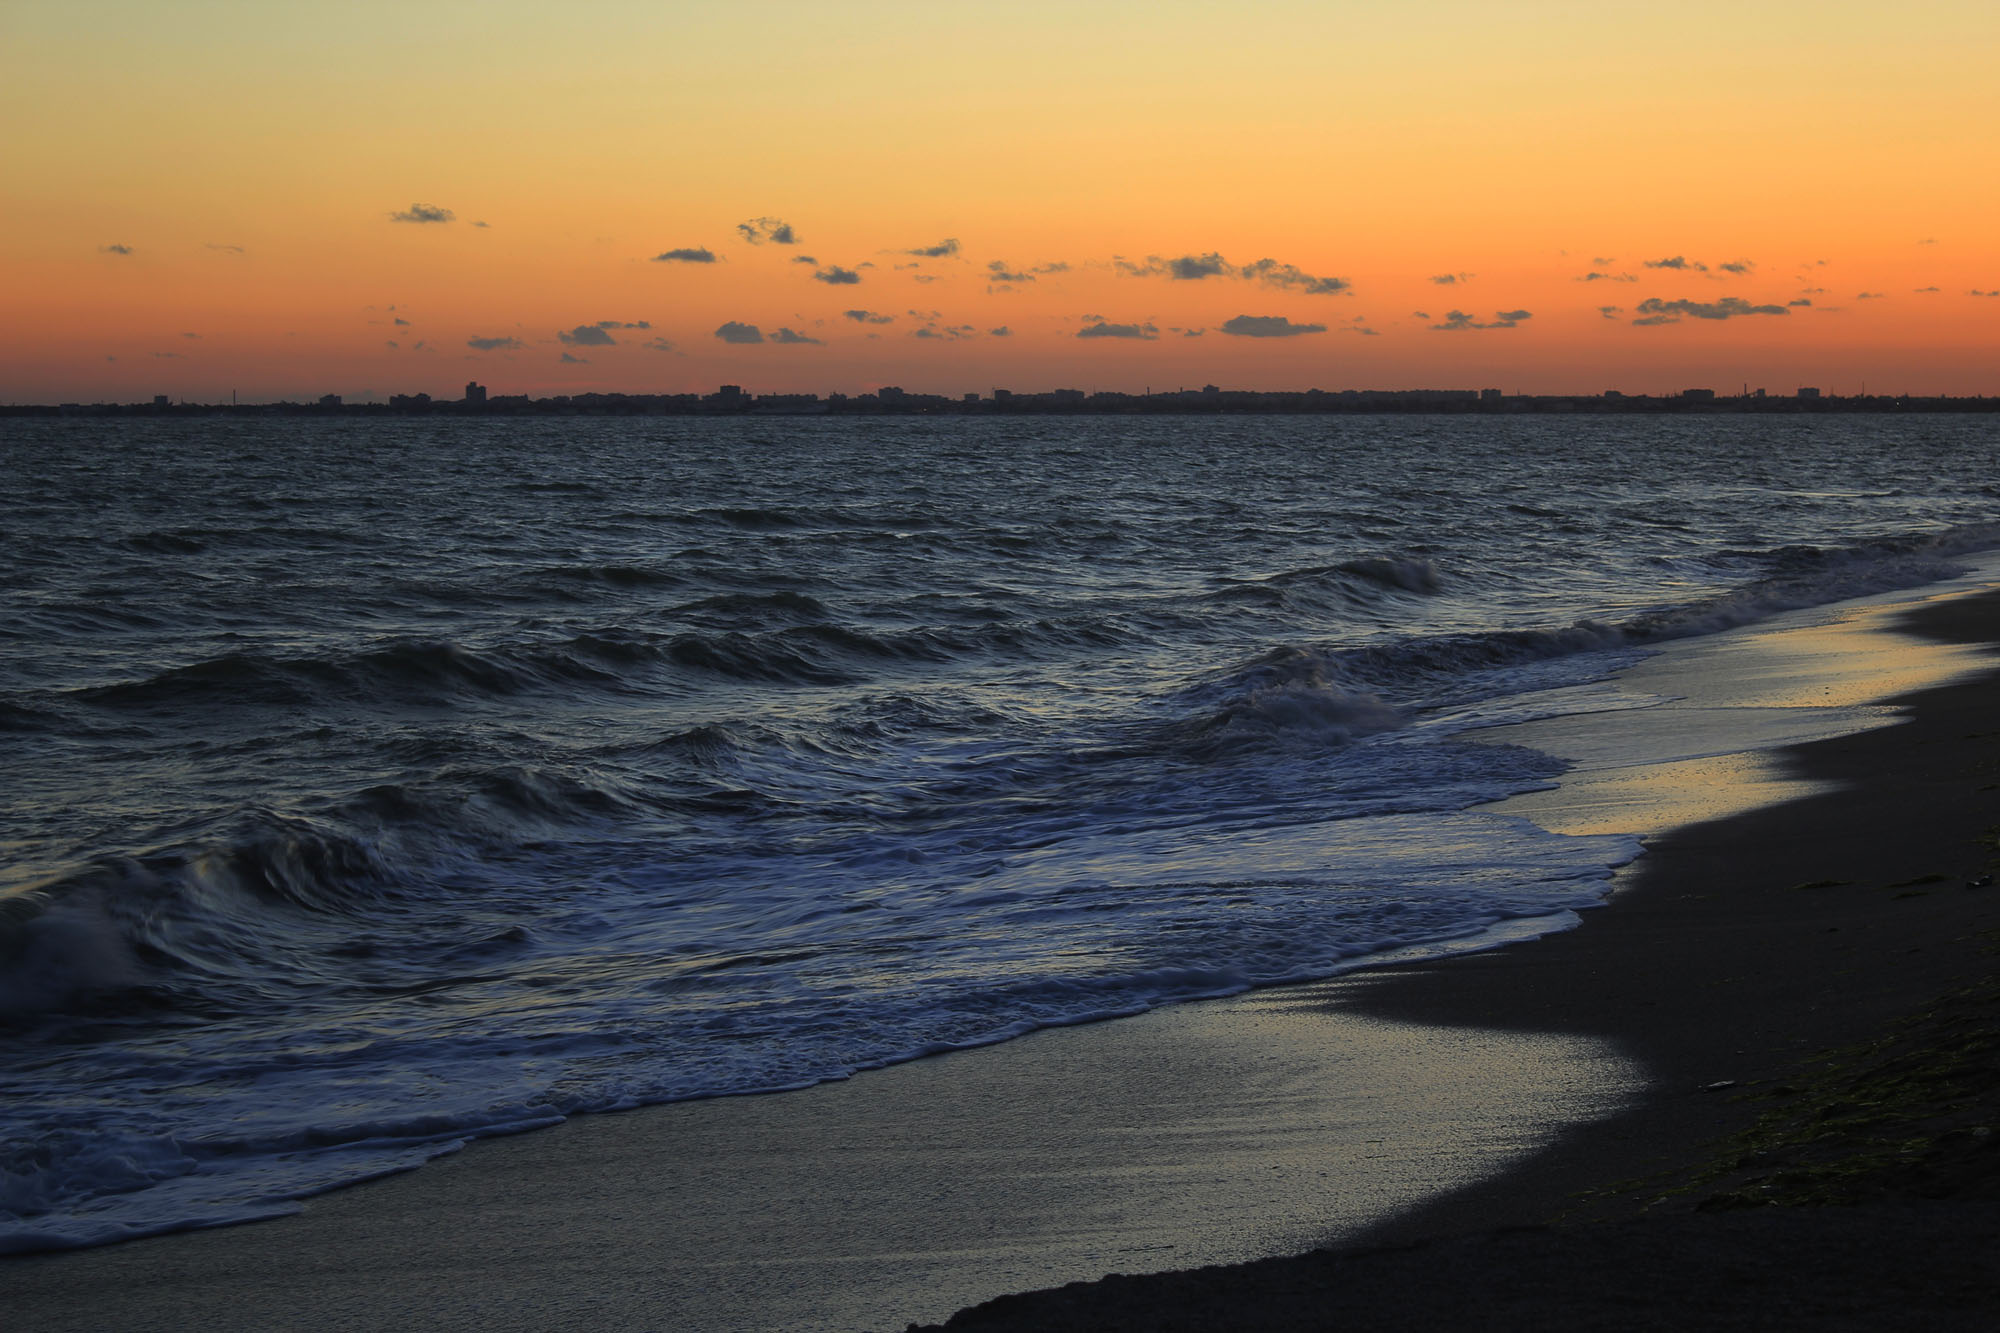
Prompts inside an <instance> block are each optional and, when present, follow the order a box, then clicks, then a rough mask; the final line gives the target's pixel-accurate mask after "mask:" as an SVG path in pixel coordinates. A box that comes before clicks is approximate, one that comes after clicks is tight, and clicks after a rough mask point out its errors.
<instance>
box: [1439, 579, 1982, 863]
mask: <svg viewBox="0 0 2000 1333" xmlns="http://www.w3.org/2000/svg"><path fill="white" fill-rule="evenodd" d="M1962 591H1963V589H1959V590H1957V592H1962ZM1953 595H1957V594H1956V593H1954V594H1953ZM1909 606H1910V602H1909V601H1908V600H1907V595H1906V594H1905V595H1903V598H1902V600H1896V599H1895V598H1894V597H1885V598H1879V599H1871V600H1870V601H1868V602H1861V603H1850V604H1847V605H1844V606H1840V607H1834V608H1817V609H1814V610H1812V611H1805V612H1797V613H1794V614H1793V615H1791V616H1788V617H1781V618H1780V619H1778V620H1777V621H1773V622H1767V623H1765V624H1762V625H1757V626H1752V627H1748V628H1745V629H1742V630H1735V631H1729V632H1726V633H1722V634H1715V635H1711V636H1709V637H1707V638H1701V639H1693V640H1688V641H1685V642H1682V643H1676V644H1672V645H1670V646H1669V647H1668V648H1667V649H1666V651H1664V652H1662V653H1661V654H1660V655H1659V656H1658V657H1655V658H1652V659H1650V660H1649V661H1646V662H1644V663H1642V664H1640V665H1639V666H1637V667H1634V668H1632V669H1631V670H1629V671H1627V672H1625V673H1623V674H1622V675H1621V676H1620V678H1619V681H1618V685H1619V687H1620V688H1621V689H1623V690H1625V691H1629V692H1630V693H1631V694H1632V695H1633V696H1634V697H1635V701H1636V700H1643V699H1645V698H1646V697H1647V696H1654V697H1662V696H1663V697H1664V698H1665V701H1664V702H1659V703H1655V704H1653V705H1652V706H1650V707H1641V708H1639V709H1638V710H1636V711H1623V712H1619V711H1612V712H1597V713H1586V714H1578V715H1571V716H1565V717H1553V718H1547V719H1544V720H1542V721H1537V722H1528V723H1523V724H1521V725H1519V726H1511V727H1496V728H1494V729H1492V730H1490V731H1486V732H1481V733H1479V735H1478V738H1479V739H1481V740H1488V741H1492V742H1495V743H1504V744H1515V745H1526V746H1530V747H1532V748H1534V749H1537V750H1542V751H1545V752H1547V753H1549V754H1553V755H1556V756H1558V757H1559V758H1562V759H1566V760H1568V761H1570V763H1571V764H1572V765H1573V767H1572V769H1571V770H1570V772H1569V773H1567V774H1565V775H1564V777H1563V779H1562V783H1561V786H1560V787H1559V788H1557V789H1555V790H1553V791H1541V792H1529V793H1526V794H1524V795H1520V796H1515V797H1511V798H1509V799H1507V800H1505V801H1501V802H1499V803H1497V804H1495V805H1491V806H1487V807H1485V809H1486V810H1487V811H1488V812H1490V813H1495V814H1504V815H1520V816H1523V817H1525V818H1528V819H1531V820H1533V821H1534V822H1535V823H1537V824H1539V825H1541V826H1542V827H1543V828H1546V829H1548V830H1549V831H1551V832H1553V833H1565V834H1605V833H1625V834H1639V835H1651V834H1658V833H1662V832H1664V831H1666V830H1667V829H1670V828H1675V827H1678V826H1680V825H1684V824H1693V823H1700V822H1704V821H1707V820H1712V819H1722V818H1726V817H1728V816H1730V815H1734V814H1740V813H1742V812H1743V811H1746V810H1751V809H1755V808H1757V807H1758V806H1763V805H1771V804H1775V803H1777V802H1779V801H1787V800H1794V799H1797V798H1799V797H1802V796H1808V795H1811V794H1812V793H1814V792H1815V791H1819V790H1822V789H1823V788H1824V786H1825V784H1824V783H1819V782H1808V781H1804V780H1802V779H1800V778H1798V777H1796V776H1794V775H1793V774H1791V773H1789V772H1787V771H1786V767H1785V762H1784V758H1783V753H1782V750H1781V748H1780V747H1783V746H1788V745H1796V744H1800V743H1803V742H1805V741H1811V740H1818V739H1822V738H1824V737H1828V736H1840V735H1848V734H1852V733H1853V732H1856V731H1864V730H1868V729H1870V728H1873V727H1880V726H1888V725H1890V724H1892V723H1894V722H1895V721H1896V720H1897V719H1898V718H1900V717H1901V716H1902V711H1901V710H1900V709H1898V708H1895V707H1890V706H1885V705H1884V704H1882V703H1881V701H1882V700H1885V699H1893V698H1897V697H1899V696H1902V695H1905V694H1910V693H1913V692H1915V691H1917V690H1923V689H1929V688H1931V687H1933V686H1936V685H1941V684H1943V683H1945V682H1946V681H1948V680H1951V679H1953V678H1955V677H1959V676H1963V675H1965V674H1968V673H1970V672H1973V671H1977V670H1980V669H1982V668H1986V667H1990V666H1992V664H1993V661H1994V654H1993V652H1992V651H1991V650H1989V649H1987V648H1984V647H1976V646H1975V647H1968V646H1964V645H1958V644H1943V643H1933V642H1931V641H1929V640H1925V639H1918V638H1914V637H1912V636H1910V635H1907V634H1904V633H1902V632H1900V631H1898V630H1896V629H1894V628H1892V627H1891V621H1892V619H1893V617H1894V616H1896V615H1897V614H1898V613H1900V612H1902V611H1904V610H1907V609H1908V607H1909Z"/></svg>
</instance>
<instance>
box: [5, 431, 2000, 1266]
mask: <svg viewBox="0 0 2000 1333" xmlns="http://www.w3.org/2000/svg"><path fill="white" fill-rule="evenodd" d="M1996 454H2000V436H1996V431H1995V427H1994V423H1993V422H1992V419H1991V418H1977V417H1965V418H1955V417H1943V416H1925V417H1920V418H1915V419H1910V420H1907V421H1897V420H1887V419H1883V418H1880V417H1870V418H1837V417H1814V418H1811V419H1801V420H1781V419H1769V418H1749V417H1713V418H1690V419H1681V418H1633V419H1622V420H1621V419H1565V418H1552V417H1530V418H1422V417H1393V418H1376V419H1330V418H1203V419H1187V420H1158V419H1148V420H1143V421H1139V420H1133V421H1124V420H1120V419H1116V418H1102V417H1082V418H1073V419H1051V420H971V419H949V420H939V421H923V420H807V421H760V420H732V421H713V422H709V421H701V422H686V421H678V420H645V419H637V420H628V419H603V418H575V419H545V420H535V421H530V422H519V423H516V422H508V421H490V420H482V421H437V422H432V421H424V420H415V419H412V420H399V421H389V422H363V421H358V420H354V421H350V420H336V421H303V420H270V421H257V420H249V419H229V418H217V419H213V420H197V421H178V420H176V421H131V422H115V421H60V422H22V421H10V422H6V423H3V424H0V478H4V482H0V609H4V615H0V1093H4V1096H0V1250H23V1249H36V1248H47V1247H58V1246H65V1245H79V1244H93V1243H99V1242H103V1241H107V1240H113V1239H118V1238H122V1237H126V1236H132V1235H140V1234H146V1233H149V1232H155V1231H162V1230H172V1229H176V1228H183V1227H189V1226H199V1225H207V1224H213V1223H217V1222H222V1221H228V1220H236V1219H244V1218H250V1217H258V1216H267V1215H271V1214H275V1213H279V1212H284V1211H288V1210H290V1209H292V1208H294V1207H295V1206H296V1204H295V1202H294V1201H295V1200H296V1199H297V1198H298V1197H300V1196H302V1195H304V1194H307V1193H310V1192H312V1191H314V1190H318V1189H323V1188H327V1187H330V1186H332V1185H335V1184H339V1183H343V1182H347V1181H352V1180H356V1179H361V1178H364V1177H366V1176H369V1175H372V1174H378V1173H381V1172H385V1171H391V1170H397V1169H402V1168H404V1167H407V1166H410V1165H414V1164H416V1163H418V1162H420V1161H422V1160H424V1159H425V1158H427V1157H430V1156H435V1155H436V1154H438V1153H439V1152H442V1151H447V1150H449V1149H450V1148H451V1147H453V1146H455V1145H456V1144H458V1143H460V1142H462V1141H463V1140H464V1139H466V1138H468V1137H473V1136H478V1135H482V1134H492V1133H496V1132H502V1131H506V1130H510V1129H517V1128H523V1127H530V1126H536V1125H543V1124H549V1123H553V1122H555V1121H556V1120H558V1119H561V1118H562V1117H565V1116H568V1115H571V1114H575V1113H578V1112H585V1111H591V1110H599V1109H606V1108H613V1107H624V1106H631V1105H635V1104H639V1103H646V1102H658V1101H665V1100H672V1099H677V1098H689V1097H701V1096H711V1095H716V1094H724V1093H735V1092H747V1091H755V1090H773V1089H786V1088H797V1087H802V1086H805V1085H809V1084H811V1083H814V1082H817V1081H821V1080H825V1079H829V1078H838V1077H842V1076H844V1075H846V1074H849V1073H851V1072H853V1071H855V1070H859V1069H865V1068H868V1067H870V1066H876V1065H881V1064H883V1063H886V1062H891V1061H896V1060H904V1059H909V1058H912V1057H914V1056H919V1055H922V1054H925V1053H929V1052H935V1051H941V1050H947V1049H952V1048H956V1047H963V1046H969V1045H976V1044H980V1043H987V1042H994V1041H999V1040H1003V1039H1005V1038H1007V1037H1010V1036H1013V1035H1017V1034H1020V1033H1023V1032H1027V1031H1030V1030H1032V1029H1034V1028H1036V1027H1039V1026H1045V1025H1049V1024H1060V1023H1073V1022H1078V1021H1083V1020H1087V1019H1093V1018H1100V1017H1105V1016H1111V1015H1118V1014H1129V1013H1135V1012H1139V1011H1142V1010H1145V1009H1147V1008H1151V1007H1154V1006H1157V1005H1161V1004H1166V1003H1172V1002H1175V1001H1180V1000H1187V999H1191V998H1195V997H1201V996H1213V995H1221V994H1227V993H1230V992H1234V991H1238V990H1241V989H1243V988H1245V987H1249V986H1254V985H1263V984H1269V983H1274V982H1280V981H1285V980H1290V979H1301V978H1308V977H1318V976H1325V975H1328V974H1331V973H1334V972H1337V971H1340V970H1343V969H1346V968H1351V967H1354V966H1357V965H1360V964H1363V963H1365V962H1368V961H1370V960H1371V959H1381V958H1384V957H1390V956H1408V955H1410V954H1411V953H1422V952H1425V951H1435V950H1443V949H1453V948H1471V947H1482V946H1485V945H1489V944H1491V943H1493V942H1495V941H1497V940H1501V939H1505V938H1512V937H1518V936H1521V935H1524V934H1532V933H1536V932H1539V931H1545V930H1549V929H1557V928H1561V927H1562V926H1564V925H1567V924H1570V923H1572V922H1573V921H1574V920H1575V916H1574V913H1575V912H1576V911H1577V910H1579V909H1583V908H1588V907H1590V906H1593V905H1594V904H1596V903H1598V902H1599V900H1600V899H1601V896H1602V895H1603V893H1604V891H1605V889H1606V887H1607V885H1608V881H1609V876H1610V874H1611V871H1612V869H1613V868H1614V867H1615V866H1617V865H1618V864H1620V863H1622V862H1624V861H1626V860H1628V859H1629V858H1631V857H1632V856H1633V855H1635V854H1636V852H1637V847H1636V844H1635V843H1633V842H1632V841H1631V840H1629V839H1625V838H1603V837H1590V838H1582V837H1562V836H1558V835H1555V834H1552V833H1548V832H1545V831H1543V830H1541V829H1539V828H1537V827H1535V826H1533V825H1531V824H1528V823H1526V822H1525V821H1522V820H1518V819H1514V818H1507V817H1501V816H1496V815H1492V814H1484V813H1481V812H1480V811H1479V809H1478V808H1477V807H1478V806H1479V805H1480V803H1482V802H1486V801H1489V800H1492V799H1494V798H1498V797H1501V796H1504V795H1507V794H1509V793H1513V792H1518V791H1522V790H1526V789H1530V788H1534V787H1537V786H1541V785H1546V784H1547V783H1549V782H1550V781H1551V780H1552V779H1553V778H1554V777H1555V776H1556V775H1557V774H1558V772H1559V771H1560V765H1559V763H1558V762H1557V761H1555V760H1553V759H1551V758H1549V757H1547V756H1545V755H1541V754H1538V753H1536V752H1533V751H1529V750H1524V749H1520V748H1517V747H1508V746H1499V745H1490V744H1479V743H1474V742H1473V741H1472V740H1471V739H1470V737H1469V734H1468V733H1471V732H1473V731H1475V730H1476V729H1478V728H1481V727H1485V726H1489V725H1492V724H1495V723H1500V722H1507V721H1517V720H1522V719H1525V718H1530V717H1536V716H1544V715H1548V714H1551V713H1559V712H1564V711H1574V710H1575V709H1578V708H1585V707H1593V706H1606V705H1605V704H1604V703H1603V702H1602V701H1603V700H1606V699H1609V698H1610V697H1611V696H1609V695H1593V694H1591V693H1590V692H1588V691H1579V690H1577V689H1576V688H1575V687H1577V686H1579V685H1581V684H1583V683H1585V682H1590V681H1594V680H1599V679H1602V678H1603V677H1604V676H1606V675H1607V674H1608V673H1610V672H1612V671H1614V670H1616V669H1617V668H1619V667H1620V666H1623V665H1625V664H1628V663H1630V662H1632V661H1634V660H1636V659H1637V658H1639V657H1641V656H1643V655H1644V654H1645V653H1646V652H1647V651H1648V646H1649V645H1652V644H1656V643H1659V642H1662V641H1664V640H1666V639H1670V638H1675V637H1680V636H1686V635H1693V634H1700V633H1704V632H1708V631H1711V630H1714V629H1718V628H1722V627H1726V626H1731V625H1736V624H1742V623H1747V622H1751V621H1754V620H1756V619H1758V618H1759V617H1762V616H1765V615H1768V614H1770V613H1772V612H1773V611H1776V610H1780V609H1786V608H1790V607H1796V606H1803V605H1811V604H1816V603H1822V602H1828V601H1833V600H1838V599H1841V598H1845V597H1849V596H1855V595H1859V594H1862V593H1865V592H1871V591H1878V590H1882V589H1886V588H1890V587H1897V586H1911V585H1916V584H1921V583H1927V582H1930V581H1933V580H1936V579H1939V578H1942V577H1945V576H1947V575H1949V574H1950V573H1952V572H1954V570H1955V568H1956V566H1955V565H1954V563H1953V562H1954V557H1955V556H1958V555H1960V554H1963V553H1966V552H1969V551H1974V550H1982V549H1986V548H1990V547H1994V546H2000V486H1997V485H1996V479H1997V478H2000V471H1996V468H1995V463H1996ZM1593 700H1597V701H1598V702H1595V703H1594V702H1593ZM1628 702H1629V700H1628Z"/></svg>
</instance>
